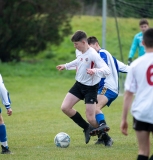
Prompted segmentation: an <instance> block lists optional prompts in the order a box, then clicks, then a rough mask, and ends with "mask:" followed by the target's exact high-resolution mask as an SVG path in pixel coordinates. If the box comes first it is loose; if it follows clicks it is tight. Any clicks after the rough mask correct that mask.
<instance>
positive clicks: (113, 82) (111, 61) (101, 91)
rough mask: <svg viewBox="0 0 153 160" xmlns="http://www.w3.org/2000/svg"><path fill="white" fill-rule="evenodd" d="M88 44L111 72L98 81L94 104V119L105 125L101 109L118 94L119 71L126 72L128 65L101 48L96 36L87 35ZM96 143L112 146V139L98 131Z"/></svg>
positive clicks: (93, 132) (93, 133) (95, 132)
mask: <svg viewBox="0 0 153 160" xmlns="http://www.w3.org/2000/svg"><path fill="white" fill-rule="evenodd" d="M88 44H89V45H90V46H91V47H92V48H94V49H95V50H96V51H97V52H98V54H99V55H100V57H101V58H102V59H103V60H104V61H105V62H106V64H107V65H108V67H109V68H110V71H111V74H110V76H108V77H106V78H102V79H101V81H100V83H99V88H98V97H97V99H98V104H97V106H96V120H97V123H98V124H99V126H100V127H101V126H103V125H106V121H105V116H104V114H103V113H102V111H101V109H102V108H103V107H105V106H108V107H109V106H110V105H111V103H112V102H113V101H114V100H115V99H116V98H117V97H118V94H119V78H118V74H119V72H124V73H127V72H128V69H129V66H128V65H125V64H124V63H122V62H120V61H119V60H117V59H116V58H114V57H113V56H112V55H111V54H110V53H109V52H108V51H107V50H105V49H101V47H100V45H99V42H98V40H97V38H96V37H93V36H92V37H89V38H88ZM100 127H99V128H96V129H93V130H92V131H91V132H90V134H91V135H93V136H94V135H97V132H99V130H100ZM96 144H104V145H105V146H112V144H113V140H112V138H111V137H110V136H109V135H108V134H107V133H106V132H103V133H101V132H100V133H98V140H97V142H96Z"/></svg>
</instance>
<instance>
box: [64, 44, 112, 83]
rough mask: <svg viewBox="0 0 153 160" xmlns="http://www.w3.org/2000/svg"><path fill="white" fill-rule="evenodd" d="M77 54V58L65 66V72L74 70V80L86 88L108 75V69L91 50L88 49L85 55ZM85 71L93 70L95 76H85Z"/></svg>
mask: <svg viewBox="0 0 153 160" xmlns="http://www.w3.org/2000/svg"><path fill="white" fill-rule="evenodd" d="M78 53H79V56H77V58H76V59H75V60H74V61H72V62H70V63H66V64H65V68H66V69H67V70H71V69H74V68H76V77H75V79H76V80H77V81H78V82H80V83H82V84H84V85H87V86H93V85H95V84H97V83H99V81H100V80H101V78H103V77H106V76H108V75H109V74H110V69H109V68H108V66H107V65H106V63H105V62H104V61H103V60H102V59H101V58H100V56H99V55H98V54H97V52H96V51H95V50H94V49H93V48H91V47H90V48H89V49H88V50H87V51H86V52H85V53H83V54H82V53H81V54H80V52H78ZM87 69H94V70H95V74H93V75H90V74H87Z"/></svg>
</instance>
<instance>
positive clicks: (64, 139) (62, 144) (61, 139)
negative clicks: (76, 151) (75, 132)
mask: <svg viewBox="0 0 153 160" xmlns="http://www.w3.org/2000/svg"><path fill="white" fill-rule="evenodd" d="M54 143H55V145H56V146H57V147H59V148H67V147H68V146H69V145H70V136H69V135H68V134H67V133H64V132H60V133H58V134H57V135H56V136H55V138H54Z"/></svg>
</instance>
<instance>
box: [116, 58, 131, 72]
mask: <svg viewBox="0 0 153 160" xmlns="http://www.w3.org/2000/svg"><path fill="white" fill-rule="evenodd" d="M116 60H117V59H116ZM117 65H118V70H119V72H122V73H127V72H128V70H129V67H130V66H128V65H126V64H124V63H123V62H121V61H119V60H117Z"/></svg>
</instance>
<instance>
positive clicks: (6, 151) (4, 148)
mask: <svg viewBox="0 0 153 160" xmlns="http://www.w3.org/2000/svg"><path fill="white" fill-rule="evenodd" d="M1 147H2V152H1V154H11V151H10V150H9V148H6V147H4V146H2V145H1Z"/></svg>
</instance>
